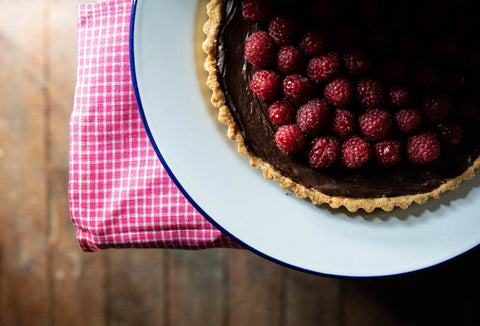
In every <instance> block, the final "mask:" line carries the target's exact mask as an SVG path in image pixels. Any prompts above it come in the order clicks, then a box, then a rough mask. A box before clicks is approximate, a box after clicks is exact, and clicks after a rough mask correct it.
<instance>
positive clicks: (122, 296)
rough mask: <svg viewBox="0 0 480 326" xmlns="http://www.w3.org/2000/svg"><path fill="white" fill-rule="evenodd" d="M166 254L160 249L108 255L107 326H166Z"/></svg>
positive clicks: (113, 251) (113, 252) (122, 251)
mask: <svg viewBox="0 0 480 326" xmlns="http://www.w3.org/2000/svg"><path fill="white" fill-rule="evenodd" d="M164 255H165V252H164V251H163V250H158V249H148V250H147V249H141V250H140V249H137V250H126V249H123V250H112V251H109V252H108V267H107V268H108V278H107V284H106V287H105V291H106V295H107V299H108V306H107V312H106V313H107V325H109V326H114V325H136V326H142V325H145V326H147V325H167V324H166V323H165V305H166V301H165V298H166V293H165V292H166V287H167V285H166V282H165V257H164ZM172 325H177V324H176V323H172Z"/></svg>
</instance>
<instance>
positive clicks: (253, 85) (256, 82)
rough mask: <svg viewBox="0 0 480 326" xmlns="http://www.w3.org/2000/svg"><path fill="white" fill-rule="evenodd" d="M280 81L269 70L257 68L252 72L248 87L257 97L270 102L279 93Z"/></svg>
mask: <svg viewBox="0 0 480 326" xmlns="http://www.w3.org/2000/svg"><path fill="white" fill-rule="evenodd" d="M281 87H282V81H281V79H280V77H279V76H278V75H277V74H276V73H274V72H273V71H271V70H258V71H257V72H255V74H253V76H252V81H251V82H250V86H249V88H250V89H251V90H252V91H253V93H254V94H255V95H257V96H258V98H259V99H261V100H264V101H267V102H271V101H273V100H275V99H276V98H277V97H278V95H279V94H280V91H281Z"/></svg>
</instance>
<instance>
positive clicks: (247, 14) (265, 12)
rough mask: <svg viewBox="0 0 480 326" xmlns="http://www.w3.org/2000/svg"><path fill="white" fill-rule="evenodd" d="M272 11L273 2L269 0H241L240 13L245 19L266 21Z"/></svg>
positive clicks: (258, 21)
mask: <svg viewBox="0 0 480 326" xmlns="http://www.w3.org/2000/svg"><path fill="white" fill-rule="evenodd" d="M272 12H273V3H272V1H270V0H243V2H242V14H243V17H244V18H245V19H247V20H250V21H253V22H257V23H266V22H268V20H269V19H270V16H271V14H272Z"/></svg>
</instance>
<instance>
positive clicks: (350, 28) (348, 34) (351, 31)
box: [333, 24, 358, 49]
mask: <svg viewBox="0 0 480 326" xmlns="http://www.w3.org/2000/svg"><path fill="white" fill-rule="evenodd" d="M357 38H358V28H357V27H356V26H355V25H350V24H342V25H339V26H337V27H336V28H335V29H334V30H333V40H334V42H335V45H336V46H337V47H339V48H341V49H348V48H351V47H352V45H353V44H354V43H355V41H356V40H357Z"/></svg>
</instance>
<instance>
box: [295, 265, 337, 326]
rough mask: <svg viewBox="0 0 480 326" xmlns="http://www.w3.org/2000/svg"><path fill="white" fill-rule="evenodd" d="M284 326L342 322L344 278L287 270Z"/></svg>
mask: <svg viewBox="0 0 480 326" xmlns="http://www.w3.org/2000/svg"><path fill="white" fill-rule="evenodd" d="M286 274H287V277H286V284H285V287H286V304H285V321H286V322H285V325H286V326H296V325H302V326H309V325H312V326H313V325H325V326H329V325H341V320H343V316H342V314H343V304H342V291H341V285H342V282H343V280H339V279H334V278H328V277H322V276H318V275H311V274H307V273H302V272H298V271H294V270H288V271H287V273H286Z"/></svg>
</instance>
